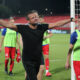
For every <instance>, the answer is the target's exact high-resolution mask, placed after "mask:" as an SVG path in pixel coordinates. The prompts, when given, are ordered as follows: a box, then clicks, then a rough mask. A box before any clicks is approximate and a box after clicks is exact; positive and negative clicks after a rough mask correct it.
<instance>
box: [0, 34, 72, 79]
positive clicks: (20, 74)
mask: <svg viewBox="0 0 80 80" xmlns="http://www.w3.org/2000/svg"><path fill="white" fill-rule="evenodd" d="M50 40H51V41H50V42H51V43H50V53H49V58H50V72H51V73H52V76H51V77H45V73H44V76H43V80H71V79H70V76H71V75H70V74H71V73H70V69H69V70H66V69H65V61H66V56H67V52H68V48H69V40H70V34H53V37H51V39H50ZM4 59H5V57H4V49H3V51H2V52H1V53H0V80H24V79H25V78H24V73H25V71H24V68H23V65H22V63H21V62H20V63H17V62H16V60H15V64H14V69H13V73H14V76H9V75H6V74H5V72H4ZM9 64H10V63H9ZM8 68H9V65H8Z"/></svg>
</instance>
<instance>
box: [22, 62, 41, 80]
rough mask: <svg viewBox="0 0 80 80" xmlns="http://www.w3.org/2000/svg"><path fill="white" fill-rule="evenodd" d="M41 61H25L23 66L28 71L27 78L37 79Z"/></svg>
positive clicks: (30, 79) (27, 79) (28, 79)
mask: <svg viewBox="0 0 80 80" xmlns="http://www.w3.org/2000/svg"><path fill="white" fill-rule="evenodd" d="M40 63H41V61H26V62H24V61H23V66H24V68H25V70H26V73H27V78H26V80H37V74H38V72H39V67H40Z"/></svg>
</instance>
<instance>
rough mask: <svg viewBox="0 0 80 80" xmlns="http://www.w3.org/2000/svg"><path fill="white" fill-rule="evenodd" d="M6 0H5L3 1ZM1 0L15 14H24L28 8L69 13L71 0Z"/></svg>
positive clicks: (45, 11)
mask: <svg viewBox="0 0 80 80" xmlns="http://www.w3.org/2000/svg"><path fill="white" fill-rule="evenodd" d="M3 1H5V2H3ZM3 1H2V0H0V3H3V4H4V5H6V6H7V7H9V8H10V9H12V11H13V13H14V14H21V15H24V14H25V12H27V11H28V10H32V9H34V10H38V11H39V13H41V14H53V15H54V14H69V12H70V0H3Z"/></svg>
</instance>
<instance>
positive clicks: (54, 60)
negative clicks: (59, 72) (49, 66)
mask: <svg viewBox="0 0 80 80" xmlns="http://www.w3.org/2000/svg"><path fill="white" fill-rule="evenodd" d="M49 61H51V62H56V61H65V60H64V59H56V60H49Z"/></svg>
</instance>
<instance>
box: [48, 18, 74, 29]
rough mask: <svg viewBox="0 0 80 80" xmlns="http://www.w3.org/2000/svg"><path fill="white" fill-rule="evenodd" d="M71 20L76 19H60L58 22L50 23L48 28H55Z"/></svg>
mask: <svg viewBox="0 0 80 80" xmlns="http://www.w3.org/2000/svg"><path fill="white" fill-rule="evenodd" d="M71 20H72V21H75V20H74V19H67V20H62V21H58V22H56V23H50V24H49V27H48V28H49V29H51V28H55V27H59V26H62V25H65V24H67V23H69V22H71Z"/></svg>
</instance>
